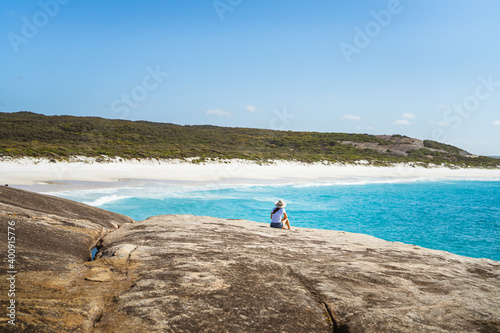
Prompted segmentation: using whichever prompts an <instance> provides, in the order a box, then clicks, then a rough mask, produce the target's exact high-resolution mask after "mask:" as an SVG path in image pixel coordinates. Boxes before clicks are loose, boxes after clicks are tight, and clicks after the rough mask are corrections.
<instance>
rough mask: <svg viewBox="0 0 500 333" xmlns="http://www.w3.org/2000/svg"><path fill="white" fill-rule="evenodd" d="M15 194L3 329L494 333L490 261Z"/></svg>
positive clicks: (499, 308)
mask: <svg viewBox="0 0 500 333" xmlns="http://www.w3.org/2000/svg"><path fill="white" fill-rule="evenodd" d="M13 190H14V189H13ZM14 191H19V190H14ZM5 193H7V194H5ZM4 195H5V197H4ZM7 195H11V197H7ZM12 195H13V193H9V192H6V191H0V221H1V223H2V228H4V226H5V225H6V221H9V220H12V219H14V220H15V221H16V223H19V225H22V227H21V229H20V234H19V236H18V237H19V242H20V243H19V256H20V263H19V273H18V280H19V282H18V290H17V296H16V299H17V301H18V307H17V315H18V317H17V320H18V324H17V325H16V326H15V327H12V326H10V325H9V324H7V322H6V319H7V318H6V317H5V316H4V315H2V318H0V331H2V332H134V331H136V332H350V333H358V332H360V333H361V332H363V333H365V332H366V333H368V332H370V333H372V332H412V333H414V332H417V333H418V332H443V333H444V332H477V333H493V332H495V333H498V332H500V262H496V261H492V260H487V259H474V258H467V257H462V256H458V255H454V254H451V253H447V252H443V251H435V250H429V249H424V248H420V247H417V246H413V245H406V244H401V243H394V242H387V241H383V240H380V239H377V238H374V237H370V236H365V235H360V234H351V233H345V232H337V231H326V230H314V229H302V228H296V231H292V232H290V231H286V230H279V229H272V228H269V226H268V225H267V224H261V223H256V222H251V221H244V220H225V219H217V218H211V217H199V216H189V215H165V216H155V217H151V218H149V219H147V220H145V221H141V222H133V221H132V220H131V219H129V218H127V217H124V216H121V215H118V214H113V213H109V212H105V211H102V210H98V209H97V208H93V207H88V206H85V205H82V204H77V203H71V202H68V201H64V200H63V199H57V198H52V197H49V198H47V197H46V196H43V197H40V196H39V195H37V194H33V193H29V192H25V191H23V192H17V193H15V195H17V196H21V198H17V199H16V198H14V197H13V196H12ZM6 198H7V199H6ZM18 200H19V205H17V204H16V201H18ZM45 200H49V201H50V200H56V201H50V202H52V204H51V206H50V208H48V207H49V206H45V208H44V209H42V208H43V206H44V204H43V203H44V202H45ZM57 200H63V201H61V202H60V203H59V202H57ZM35 202H38V204H36V205H34V204H33V203H35ZM33 205H34V206H33ZM59 205H61V207H63V208H60V207H59ZM87 210H89V211H90V212H89V213H88V211H87ZM108 214H111V215H108ZM130 222H132V223H130ZM114 225H116V226H119V228H117V229H115V228H114V227H113V226H114ZM23 239H24V240H23ZM98 239H100V240H99V245H98V247H99V253H98V255H97V258H96V260H94V261H86V260H87V258H88V256H89V253H88V251H89V248H88V247H89V244H91V243H92V242H97V240H98ZM30 244H31V245H30ZM0 246H1V247H2V248H0V250H3V251H4V252H0V255H2V256H3V257H5V250H4V249H5V248H6V244H5V240H3V239H2V240H0ZM2 269H3V267H2ZM0 272H2V274H4V272H5V270H4V271H0ZM6 287H7V285H6V282H5V279H4V278H2V281H0V288H1V289H2V294H1V295H0V301H1V302H2V304H6V303H5V302H6V300H5V297H6V293H5V292H4V290H6V289H5V288H6ZM2 307H3V306H2Z"/></svg>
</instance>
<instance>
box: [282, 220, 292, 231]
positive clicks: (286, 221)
mask: <svg viewBox="0 0 500 333" xmlns="http://www.w3.org/2000/svg"><path fill="white" fill-rule="evenodd" d="M283 222H285V224H286V226H287V227H288V230H292V229H290V221H288V219H286V220H284V221H283ZM283 229H285V226H283Z"/></svg>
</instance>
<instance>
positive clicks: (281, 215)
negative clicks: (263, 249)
mask: <svg viewBox="0 0 500 333" xmlns="http://www.w3.org/2000/svg"><path fill="white" fill-rule="evenodd" d="M274 205H275V206H276V207H275V208H274V209H273V211H272V212H271V228H279V229H285V226H284V225H283V223H285V224H286V226H287V227H288V230H291V229H290V222H289V221H288V215H286V212H285V206H286V203H285V202H284V201H283V200H280V201H278V202H277V203H275V204H274Z"/></svg>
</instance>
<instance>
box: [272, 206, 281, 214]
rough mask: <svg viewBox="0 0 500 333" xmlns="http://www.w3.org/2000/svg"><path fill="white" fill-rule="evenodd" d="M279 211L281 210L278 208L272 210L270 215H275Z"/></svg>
mask: <svg viewBox="0 0 500 333" xmlns="http://www.w3.org/2000/svg"><path fill="white" fill-rule="evenodd" d="M280 209H281V208H279V207H276V208H274V209H273V212H272V213H271V214H274V213H276V212H277V211H278V210H280Z"/></svg>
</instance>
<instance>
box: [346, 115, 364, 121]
mask: <svg viewBox="0 0 500 333" xmlns="http://www.w3.org/2000/svg"><path fill="white" fill-rule="evenodd" d="M342 119H347V120H357V121H359V120H361V117H360V116H355V115H352V114H345V115H343V116H342Z"/></svg>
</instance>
